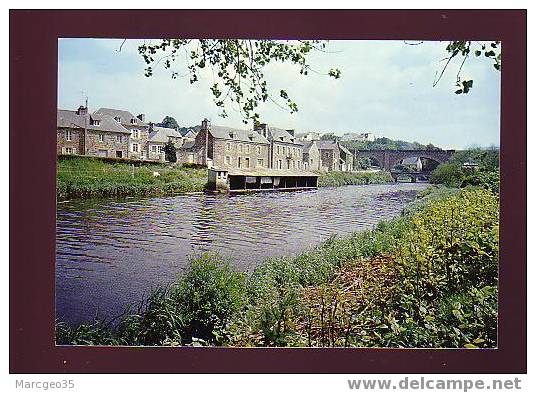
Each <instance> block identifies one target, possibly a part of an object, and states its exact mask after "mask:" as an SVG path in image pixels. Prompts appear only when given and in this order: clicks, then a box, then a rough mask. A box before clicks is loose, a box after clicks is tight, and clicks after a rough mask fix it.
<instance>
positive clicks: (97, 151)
mask: <svg viewBox="0 0 536 393" xmlns="http://www.w3.org/2000/svg"><path fill="white" fill-rule="evenodd" d="M101 135H102V138H103V139H104V140H103V141H101ZM86 143H87V145H86V155H88V156H99V157H118V152H120V153H119V154H120V155H121V157H122V158H127V157H128V148H129V136H128V135H127V134H121V133H119V132H109V131H97V130H87V137H86Z"/></svg>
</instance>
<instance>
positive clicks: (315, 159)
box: [303, 143, 321, 171]
mask: <svg viewBox="0 0 536 393" xmlns="http://www.w3.org/2000/svg"><path fill="white" fill-rule="evenodd" d="M306 160H307V165H306V166H305V165H304V169H307V170H309V171H319V170H320V169H321V162H320V150H319V149H318V146H317V145H316V143H313V145H312V146H311V147H310V149H309V153H304V154H303V161H304V163H305V162H306Z"/></svg>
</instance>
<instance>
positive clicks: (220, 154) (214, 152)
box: [195, 130, 270, 168]
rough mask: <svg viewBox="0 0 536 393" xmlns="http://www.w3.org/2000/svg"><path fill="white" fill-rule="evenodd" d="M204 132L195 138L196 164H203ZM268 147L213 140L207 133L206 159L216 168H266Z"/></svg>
mask: <svg viewBox="0 0 536 393" xmlns="http://www.w3.org/2000/svg"><path fill="white" fill-rule="evenodd" d="M205 132H206V131H205V130H200V131H199V132H198V134H197V136H196V140H195V146H197V149H196V152H197V160H196V162H197V163H198V164H205V162H204V161H205V144H206V139H205V138H206V136H205ZM269 147H270V145H269V144H267V143H256V142H246V141H242V140H233V139H220V138H214V137H213V136H212V135H211V134H210V133H209V138H208V158H209V161H211V164H212V166H214V167H216V168H268V158H269Z"/></svg>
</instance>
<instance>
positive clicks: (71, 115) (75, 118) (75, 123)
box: [57, 109, 130, 134]
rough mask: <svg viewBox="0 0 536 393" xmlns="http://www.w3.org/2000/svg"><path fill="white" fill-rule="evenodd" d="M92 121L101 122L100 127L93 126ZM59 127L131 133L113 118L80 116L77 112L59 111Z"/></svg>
mask: <svg viewBox="0 0 536 393" xmlns="http://www.w3.org/2000/svg"><path fill="white" fill-rule="evenodd" d="M91 119H94V120H100V125H98V126H97V125H91ZM57 126H58V127H69V128H84V127H87V129H88V130H99V131H109V132H119V133H122V134H130V131H129V130H127V129H126V128H125V127H123V126H122V125H121V124H119V123H118V122H116V121H115V120H114V119H113V118H112V117H110V116H106V115H100V116H99V115H97V116H93V115H89V114H87V115H85V116H84V115H79V114H78V113H77V112H76V111H71V110H66V109H58V113H57Z"/></svg>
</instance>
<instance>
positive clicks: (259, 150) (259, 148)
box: [257, 146, 261, 154]
mask: <svg viewBox="0 0 536 393" xmlns="http://www.w3.org/2000/svg"><path fill="white" fill-rule="evenodd" d="M257 154H261V147H260V146H257Z"/></svg>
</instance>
